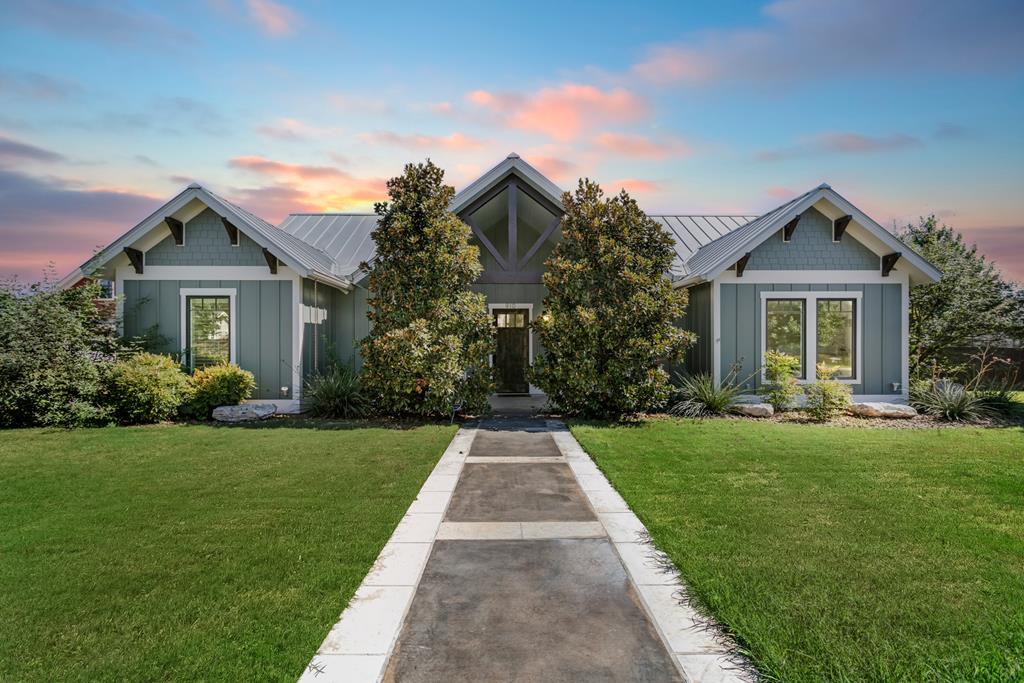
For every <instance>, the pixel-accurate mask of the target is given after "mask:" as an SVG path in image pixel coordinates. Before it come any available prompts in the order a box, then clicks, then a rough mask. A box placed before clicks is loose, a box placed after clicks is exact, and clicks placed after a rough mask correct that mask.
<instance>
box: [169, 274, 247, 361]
mask: <svg viewBox="0 0 1024 683" xmlns="http://www.w3.org/2000/svg"><path fill="white" fill-rule="evenodd" d="M237 294H238V290H236V289H235V288H233V287H182V288H181V289H179V290H178V295H179V297H180V298H181V327H180V328H179V336H178V338H179V339H180V340H181V347H182V349H187V348H188V342H189V340H188V298H189V297H190V296H226V297H228V334H229V335H230V336H231V344H230V348H229V350H228V360H229V362H231V363H234V364H236V365H237V364H238V334H237V326H238V315H237V307H236V306H235V298H236V296H237ZM191 362H192V358H191V357H189V363H190V364H191Z"/></svg>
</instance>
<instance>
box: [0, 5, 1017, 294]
mask: <svg viewBox="0 0 1024 683" xmlns="http://www.w3.org/2000/svg"><path fill="white" fill-rule="evenodd" d="M440 5H441V3H429V4H428V3H408V4H403V3H398V2H389V3H379V4H375V3H361V4H359V5H349V4H348V3H344V4H343V3H333V2H327V1H326V0H323V1H321V2H297V1H296V2H292V1H290V0H191V1H189V0H185V1H183V2H178V3H173V4H172V3H152V4H145V3H129V2H118V3H81V2H73V1H70V0H33V2H31V3H5V4H4V5H3V6H2V7H0V45H2V46H3V47H2V49H0V246H2V248H0V275H9V274H12V273H18V274H19V275H20V276H21V277H22V278H23V279H36V278H37V277H38V276H39V274H40V272H41V270H42V269H43V267H44V266H45V265H46V263H47V262H48V261H54V262H55V263H56V268H57V270H58V271H59V272H61V273H63V272H65V271H67V270H69V269H71V268H72V267H74V266H76V265H78V264H79V263H80V262H81V261H82V260H83V259H84V258H86V257H87V256H88V254H89V253H90V252H91V251H92V250H93V248H95V247H96V246H99V245H102V244H104V243H106V242H108V241H110V240H111V239H113V238H114V237H116V236H117V235H119V234H120V233H122V232H124V231H125V230H127V229H128V228H130V227H131V226H132V225H134V224H135V223H136V222H137V221H138V220H140V219H141V218H143V217H144V216H145V215H147V214H148V213H149V212H150V211H152V210H153V209H154V208H156V207H157V206H159V204H160V203H162V202H163V201H165V200H166V199H168V198H169V197H170V196H172V195H173V194H175V193H176V192H177V191H179V190H180V189H181V188H182V187H183V186H184V185H185V184H187V183H188V182H189V181H190V180H192V179H195V180H199V181H200V182H203V183H204V184H208V185H209V186H210V187H211V188H212V189H214V190H216V191H219V192H221V193H223V194H225V195H227V196H229V197H230V198H232V199H234V200H236V201H238V202H239V203H241V204H242V205H243V206H246V207H247V208H249V209H250V210H252V211H254V212H256V213H258V214H260V215H262V216H264V217H265V218H267V219H268V220H271V221H273V222H278V221H280V220H281V219H282V218H283V217H284V216H285V215H286V214H287V213H289V212H291V211H318V210H339V211H344V210H366V209H369V208H370V207H371V206H372V202H373V200H374V199H376V198H380V197H381V196H382V194H383V181H384V179H386V178H387V177H389V176H392V175H395V174H396V173H398V172H399V171H400V170H401V166H402V164H404V163H405V162H408V161H416V160H422V159H423V158H425V157H427V156H430V157H431V158H433V159H434V160H435V161H437V162H438V163H440V164H441V165H443V166H444V167H445V168H446V169H447V171H448V177H449V180H450V182H452V183H453V184H455V185H456V186H457V187H458V186H461V185H464V184H465V183H467V182H468V181H470V180H472V179H473V178H474V177H476V175H478V174H479V173H481V172H483V171H484V170H486V169H487V168H488V167H489V166H491V165H493V164H494V163H497V162H498V161H499V160H500V159H502V158H503V157H504V156H505V155H506V154H507V153H508V152H511V151H515V152H518V153H519V154H520V155H522V156H523V157H524V158H526V159H527V160H529V161H530V162H531V163H533V164H534V165H536V166H537V167H538V168H540V169H541V170H542V171H544V172H546V173H548V174H549V175H550V176H551V177H552V178H553V179H554V180H555V181H556V182H558V183H559V184H561V185H562V186H563V187H570V186H572V185H574V183H575V181H576V179H577V178H579V177H580V176H589V177H592V178H595V179H597V180H599V181H600V182H602V184H604V185H605V187H606V189H607V190H609V191H611V190H616V189H618V188H619V187H626V188H627V189H629V190H630V191H631V192H632V193H633V194H634V195H635V196H636V197H637V198H638V199H639V200H640V201H641V204H642V206H644V208H646V209H647V210H648V211H649V212H651V213H657V212H676V213H687V212H692V213H701V212H704V213H715V212H720V213H750V212H754V213H756V212H760V211H764V210H766V209H769V208H771V207H772V206H774V205H777V204H779V203H781V202H782V201H784V200H785V199H787V198H789V197H791V196H793V195H795V194H798V193H800V192H802V191H804V190H806V189H808V188H810V187H813V186H815V185H817V184H818V183H820V182H822V181H827V182H829V183H831V184H832V185H833V187H835V188H836V189H837V190H839V191H840V192H841V193H843V194H844V195H845V196H846V197H847V198H848V199H850V200H851V201H853V202H854V203H856V204H857V205H858V206H860V207H861V208H863V209H864V210H866V211H867V212H868V213H869V214H871V215H872V216H873V217H874V218H875V219H876V220H878V221H879V222H881V223H882V224H884V225H887V226H891V225H893V224H894V222H895V223H896V224H902V223H905V222H907V221H910V220H915V219H916V218H917V217H918V216H920V215H927V214H930V213H936V214H938V215H939V216H940V217H941V218H942V219H943V220H944V221H946V222H947V223H949V224H951V225H953V226H955V227H957V228H959V229H961V230H963V231H964V232H965V234H967V235H968V238H969V239H970V240H971V241H976V242H977V243H978V244H979V246H980V247H981V249H982V250H983V251H984V252H985V253H987V254H988V255H989V256H991V257H992V258H994V259H995V260H996V262H997V263H998V264H999V265H1000V267H1001V268H1002V269H1003V270H1004V271H1005V272H1006V273H1007V274H1009V275H1011V276H1012V277H1015V278H1017V279H1019V280H1024V219H1022V210H1024V199H1022V197H1021V194H1022V189H1024V164H1022V161H1024V124H1022V121H1024V116H1022V115H1021V112H1022V111H1024V40H1022V37H1024V3H1020V2H926V1H924V0H906V1H904V2H900V3H890V2H879V1H876V0H867V1H854V0H820V1H812V0H784V1H782V2H770V3H763V2H759V3H757V2H745V3H741V2H729V3H706V4H702V5H698V4H695V3H680V2H663V3H662V2H652V3H643V4H642V5H641V6H639V7H631V6H628V5H624V4H622V3H597V2H592V3H587V5H586V8H585V9H584V8H583V6H582V5H581V4H580V3H556V2H543V3H542V2H536V3H534V2H519V3H515V4H514V5H513V6H510V5H508V4H507V3H505V4H498V3H491V4H488V3H469V2H466V3H447V4H444V6H440Z"/></svg>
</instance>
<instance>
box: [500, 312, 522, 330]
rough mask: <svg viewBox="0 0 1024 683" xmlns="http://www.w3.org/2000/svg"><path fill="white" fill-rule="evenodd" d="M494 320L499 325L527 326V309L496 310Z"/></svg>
mask: <svg viewBox="0 0 1024 683" xmlns="http://www.w3.org/2000/svg"><path fill="white" fill-rule="evenodd" d="M494 322H495V324H496V325H497V326H498V327H526V311H495V312H494Z"/></svg>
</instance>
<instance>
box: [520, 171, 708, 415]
mask: <svg viewBox="0 0 1024 683" xmlns="http://www.w3.org/2000/svg"><path fill="white" fill-rule="evenodd" d="M562 203H563V206H564V209H565V216H564V217H563V219H562V241H561V242H559V243H558V245H557V246H556V247H555V249H554V251H553V252H552V254H551V256H550V258H549V259H548V261H547V264H546V266H547V270H546V272H545V273H544V284H545V285H546V286H547V290H548V294H547V296H546V297H545V299H544V315H542V316H541V317H540V318H539V319H538V320H537V321H536V322H535V323H534V325H535V328H536V330H537V334H538V335H539V337H540V339H541V341H542V343H543V345H544V348H545V350H546V352H545V353H544V354H543V355H541V357H540V358H539V359H538V360H537V362H536V363H535V366H534V368H533V376H534V381H535V382H536V384H537V385H538V386H539V387H540V388H541V389H543V390H544V391H545V392H546V393H547V395H548V396H549V397H550V398H551V400H552V401H553V402H554V403H555V404H556V405H557V406H558V407H559V408H561V409H562V410H564V411H566V412H569V413H574V414H582V415H588V416H613V417H618V416H622V415H628V414H632V413H637V412H641V411H646V410H652V409H655V408H659V407H660V406H662V405H663V404H664V403H665V401H666V400H667V399H668V396H669V389H670V387H669V382H668V374H667V373H666V371H665V369H664V368H663V367H662V366H663V364H664V363H666V362H676V361H679V360H680V359H681V358H682V354H683V352H684V350H685V349H686V347H687V346H688V345H689V344H690V343H691V342H692V341H693V335H692V333H690V332H686V331H683V330H681V329H679V328H678V327H676V325H675V324H674V323H675V322H676V321H678V320H679V318H681V317H682V315H683V313H684V312H685V310H686V292H685V290H681V289H673V287H672V284H671V282H670V281H669V279H668V278H667V277H666V275H665V274H666V273H667V272H668V270H669V267H670V266H671V264H672V259H673V258H674V256H675V252H674V251H673V242H672V238H671V237H670V236H669V235H668V234H667V233H666V232H665V230H664V228H662V226H661V224H659V223H658V222H657V221H655V220H653V219H651V218H649V217H648V216H647V215H646V214H645V213H644V212H643V211H642V210H641V209H640V207H639V206H638V205H637V203H636V201H634V200H633V199H632V198H631V197H630V196H629V194H628V193H627V192H626V191H625V190H623V191H622V192H621V193H620V194H618V195H617V196H614V197H611V198H606V197H605V196H604V192H603V191H602V190H601V187H600V186H599V185H598V184H597V183H594V182H592V181H590V180H581V181H580V183H579V186H578V188H577V189H576V192H575V193H574V194H571V193H568V192H566V193H565V194H564V195H563V196H562Z"/></svg>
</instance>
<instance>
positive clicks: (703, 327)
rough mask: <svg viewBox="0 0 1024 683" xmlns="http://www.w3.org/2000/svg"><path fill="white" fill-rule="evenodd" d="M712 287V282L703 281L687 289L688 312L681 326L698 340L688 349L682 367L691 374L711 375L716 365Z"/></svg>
mask: <svg viewBox="0 0 1024 683" xmlns="http://www.w3.org/2000/svg"><path fill="white" fill-rule="evenodd" d="M711 289H712V285H711V283H710V282H703V283H701V284H699V285H694V286H693V287H690V288H689V289H688V290H687V293H688V295H689V300H688V302H687V304H686V314H685V315H684V316H683V319H682V320H681V321H680V324H679V327H681V328H682V329H684V330H689V331H690V332H693V333H694V334H696V335H697V340H696V341H695V342H694V343H693V344H692V345H691V346H690V348H688V349H687V350H686V356H685V357H684V359H683V366H682V368H681V370H682V371H683V372H685V373H687V374H690V375H710V374H711V373H712V368H713V367H714V337H713V334H712V309H711Z"/></svg>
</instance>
